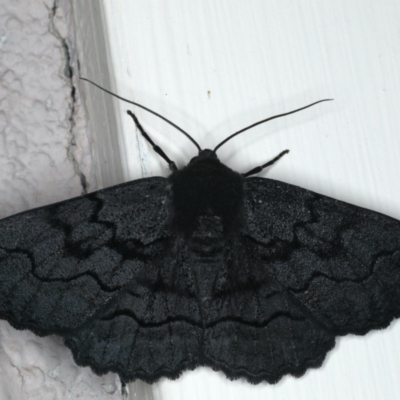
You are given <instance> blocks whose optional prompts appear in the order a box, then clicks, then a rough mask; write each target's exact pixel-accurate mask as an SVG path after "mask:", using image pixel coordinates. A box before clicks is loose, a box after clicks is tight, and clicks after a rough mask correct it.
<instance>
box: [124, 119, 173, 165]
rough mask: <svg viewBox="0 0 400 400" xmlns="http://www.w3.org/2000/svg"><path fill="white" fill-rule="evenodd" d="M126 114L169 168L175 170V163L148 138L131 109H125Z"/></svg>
mask: <svg viewBox="0 0 400 400" xmlns="http://www.w3.org/2000/svg"><path fill="white" fill-rule="evenodd" d="M127 113H128V115H129V116H131V117H132V119H133V122H134V123H135V125H136V127H137V128H138V129H139V131H140V133H141V134H142V135H143V137H144V138H145V139H146V140H147V141H148V142H149V143H150V144H151V145H152V146H153V150H154V151H155V152H156V153H157V154H158V155H160V156H161V157H162V158H163V159H164V160H165V161H166V162H167V163H168V166H169V169H170V170H171V171H177V170H178V168H177V167H176V164H175V163H174V162H173V161H172V160H171V159H170V158H169V157H168V156H167V155H166V154H165V153H164V151H163V150H162V149H161V147H159V146H157V145H156V144H155V143H154V142H153V141H152V140H151V138H150V136H149V135H148V133H146V132H145V130H144V129H143V127H142V125H140V122H139V120H138V119H137V118H136V115H135V114H134V113H133V112H132V111H127Z"/></svg>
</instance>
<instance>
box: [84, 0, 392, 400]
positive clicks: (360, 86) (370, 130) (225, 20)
mask: <svg viewBox="0 0 400 400" xmlns="http://www.w3.org/2000/svg"><path fill="white" fill-rule="evenodd" d="M103 3H104V6H105V10H106V12H105V16H106V18H105V25H106V28H107V32H108V38H109V51H110V56H111V63H112V65H113V68H114V75H113V77H112V81H115V85H114V86H113V87H112V89H113V90H115V91H116V92H117V93H118V94H119V95H121V96H124V97H128V98H130V99H132V100H134V101H138V102H140V103H141V104H144V105H146V106H148V107H150V108H152V109H153V110H155V111H157V112H159V113H161V114H162V115H164V116H165V117H167V118H169V119H171V120H172V121H174V122H175V123H176V124H178V125H179V126H181V127H182V128H184V129H185V130H187V131H188V132H190V133H191V134H192V135H193V136H194V138H195V139H196V140H197V141H198V142H199V143H200V144H201V145H202V146H203V147H211V148H213V147H214V146H215V145H216V144H217V143H219V142H220V141H221V140H223V139H224V138H225V137H226V136H228V135H229V134H230V133H232V132H234V131H236V130H238V129H240V128H242V127H244V126H247V125H249V124H251V123H253V122H255V121H258V120H260V119H263V118H265V117H267V116H269V115H273V114H277V113H281V112H284V111H289V110H291V109H294V108H297V107H300V106H303V105H306V104H308V103H311V102H313V101H315V100H319V99H321V98H326V97H333V98H335V102H332V103H325V104H321V105H319V106H316V107H315V108H312V109H309V110H307V111H304V112H302V113H301V114H296V115H293V116H290V117H287V118H286V119H283V120H277V121H274V122H271V123H270V124H269V125H263V126H260V127H258V128H256V129H254V130H253V131H249V132H247V133H246V134H243V136H241V137H237V138H236V139H234V140H232V141H231V142H230V143H229V144H227V145H226V146H225V147H223V148H222V149H221V151H220V152H219V156H220V158H221V160H222V161H224V162H225V163H227V164H228V165H230V166H231V167H233V168H235V169H237V170H239V171H247V170H249V169H250V168H252V167H254V166H255V165H258V164H261V163H263V162H265V161H267V160H268V159H270V158H272V157H273V156H275V155H276V154H277V153H279V152H280V151H281V150H283V149H285V148H289V149H290V150H291V153H290V155H289V156H286V157H285V158H284V159H282V160H281V161H280V162H279V164H278V165H276V166H274V167H273V168H271V169H270V170H269V171H266V172H265V173H263V174H262V176H268V177H270V178H274V179H280V180H282V181H285V182H289V183H293V184H296V185H299V186H302V187H305V188H308V189H312V190H315V191H317V192H320V193H323V194H326V195H328V196H331V197H335V198H338V199H341V200H344V201H347V202H350V203H354V204H357V205H360V206H363V207H367V208H370V209H374V210H377V211H380V212H383V213H386V214H388V215H391V216H393V217H395V218H398V219H400V206H399V202H398V197H399V194H400V180H399V167H398V160H399V158H400V135H399V133H398V130H399V126H400V120H399V119H400V114H399V112H398V104H399V102H400V79H399V74H398V69H399V60H400V51H399V46H398V41H399V30H398V21H399V19H400V3H398V2H394V1H390V0H382V1H380V2H376V1H373V0H368V1H365V0H363V1H361V0H354V1H351V2H350V1H346V0H335V1H325V2H316V1H310V0H303V1H301V2H299V1H296V0H274V1H273V0H269V1H260V0H248V1H246V2H243V1H239V0H220V1H217V2H216V1H212V0H191V1H190V2H188V1H184V0H176V1H164V0H152V1H148V0H137V1H134V2H132V1H128V0H113V1H110V0H104V1H103ZM86 90H87V89H86ZM88 90H89V91H90V93H92V95H93V96H96V94H97V92H96V89H94V88H91V89H88ZM119 106H120V111H119V115H120V116H121V124H122V127H123V134H124V136H123V139H122V140H123V141H124V142H125V143H124V144H122V149H125V151H126V153H127V156H126V157H124V159H125V160H126V161H125V162H124V165H123V167H124V171H125V176H127V177H130V178H132V179H134V178H138V177H141V176H142V175H143V174H144V175H167V174H168V170H167V168H166V164H165V163H164V161H162V160H161V159H160V158H159V157H157V156H156V155H155V154H154V152H153V151H152V150H151V149H149V148H148V146H147V144H145V143H144V142H143V140H142V139H141V138H138V135H137V134H135V133H134V129H133V123H132V121H131V120H130V119H129V118H128V117H127V116H126V115H125V111H126V109H127V108H130V107H129V106H128V105H126V104H124V103H119ZM135 112H136V114H137V115H138V117H139V118H140V120H141V121H142V123H143V125H144V126H145V128H146V129H147V130H148V132H149V133H150V134H151V135H152V138H153V140H155V141H156V142H157V143H158V144H159V145H160V146H161V147H162V148H163V149H164V150H165V151H166V152H167V154H168V155H169V156H170V157H171V158H173V159H174V160H176V161H177V163H178V165H179V166H182V165H184V164H185V163H187V162H188V160H189V159H190V158H191V157H193V156H194V155H195V154H196V149H195V148H194V146H193V145H192V144H191V143H190V142H189V141H188V140H187V139H186V138H184V137H183V136H182V135H181V134H180V133H179V132H177V131H175V130H174V129H172V128H171V127H169V126H168V125H166V124H165V123H164V122H162V121H160V120H158V119H157V118H155V117H153V116H151V115H149V114H148V113H146V112H145V111H142V110H138V109H136V110H135ZM117 115H118V111H117ZM139 148H140V149H141V153H140V155H139V154H138V149H139ZM399 333H400V323H399V322H398V321H397V322H395V323H393V324H392V325H391V326H390V327H389V328H388V329H386V330H384V331H379V332H372V333H370V334H368V335H366V336H365V337H354V336H348V337H346V338H343V339H340V340H339V341H338V344H337V346H336V348H335V349H334V350H333V351H331V352H330V354H329V355H328V357H327V359H326V361H325V363H324V365H323V367H322V368H320V369H318V370H310V371H308V372H307V373H306V374H305V375H304V376H303V377H302V378H300V379H296V378H293V377H286V378H284V379H283V380H282V381H281V382H280V383H278V384H277V385H268V384H261V385H258V386H252V385H249V384H248V383H247V382H245V381H236V382H231V381H228V380H227V379H226V378H225V377H224V376H223V374H220V373H216V372H213V371H211V370H209V369H205V368H202V369H198V370H196V371H194V372H187V373H185V374H183V376H182V377H181V378H180V379H178V380H176V381H170V380H161V381H160V382H159V383H157V384H155V385H153V390H154V394H155V397H156V398H160V399H161V398H162V399H163V400H165V399H174V400H178V399H185V400H188V399H204V398H207V399H220V398H229V399H243V398H251V399H288V398H296V399H299V400H301V399H307V400H313V399H321V398H324V399H328V400H330V399H377V398H385V399H398V398H400V383H399V380H398V376H399V375H400V363H399V362H398V358H399V350H400V341H399V339H398V338H399Z"/></svg>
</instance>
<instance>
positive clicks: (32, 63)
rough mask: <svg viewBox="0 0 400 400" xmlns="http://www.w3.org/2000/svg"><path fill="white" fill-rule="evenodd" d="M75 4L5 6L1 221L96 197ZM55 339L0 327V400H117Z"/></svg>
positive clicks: (0, 7) (39, 1) (0, 55)
mask: <svg viewBox="0 0 400 400" xmlns="http://www.w3.org/2000/svg"><path fill="white" fill-rule="evenodd" d="M71 20H72V19H71V10H70V1H69V0H60V1H54V0H13V1H10V0H0V217H6V216H8V215H12V214H15V213H17V212H20V211H24V210H27V209H31V208H34V207H38V206H42V205H46V204H49V203H53V202H56V201H60V200H65V199H67V198H70V197H74V196H78V195H81V194H84V193H86V192H87V191H92V190H93V189H95V187H96V182H95V178H94V173H93V165H92V156H91V138H90V135H89V132H88V128H87V123H86V116H85V112H84V109H83V106H82V103H81V98H80V94H79V91H78V90H77V89H76V87H77V84H76V83H77V60H76V52H75V45H74V29H73V26H72V23H71ZM118 382H119V381H118V378H116V376H115V375H113V374H109V375H106V376H104V377H97V376H95V375H94V374H93V373H92V372H91V371H90V369H89V368H79V367H77V366H76V365H75V363H74V361H73V359H72V356H71V353H70V351H69V350H68V349H67V348H66V347H65V346H64V345H63V343H62V340H61V339H60V338H58V337H53V336H52V337H47V338H39V337H37V336H35V335H34V334H33V333H31V332H29V331H17V330H15V329H13V328H12V327H11V326H10V325H9V324H8V323H7V322H5V321H0V399H1V400H8V399H12V400H16V399H30V400H34V399H40V400H47V399H54V400H55V399H75V398H84V399H90V398H96V399H111V398H120V394H119V391H118V390H117V387H118Z"/></svg>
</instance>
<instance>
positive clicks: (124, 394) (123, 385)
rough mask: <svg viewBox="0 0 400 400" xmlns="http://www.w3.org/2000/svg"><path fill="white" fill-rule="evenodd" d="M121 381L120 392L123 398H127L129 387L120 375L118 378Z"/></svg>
mask: <svg viewBox="0 0 400 400" xmlns="http://www.w3.org/2000/svg"><path fill="white" fill-rule="evenodd" d="M119 379H120V381H121V394H122V398H123V399H129V389H128V386H127V385H126V382H125V381H124V380H123V379H122V378H121V377H120V378H119Z"/></svg>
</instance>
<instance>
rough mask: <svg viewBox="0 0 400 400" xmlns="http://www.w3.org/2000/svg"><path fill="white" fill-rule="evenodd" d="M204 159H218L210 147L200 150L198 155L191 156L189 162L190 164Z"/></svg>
mask: <svg viewBox="0 0 400 400" xmlns="http://www.w3.org/2000/svg"><path fill="white" fill-rule="evenodd" d="M205 159H209V160H218V156H217V153H216V152H215V151H214V150H210V149H204V150H200V151H199V155H198V156H196V157H193V158H192V159H191V160H190V162H189V164H192V163H193V162H196V161H199V160H205Z"/></svg>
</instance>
